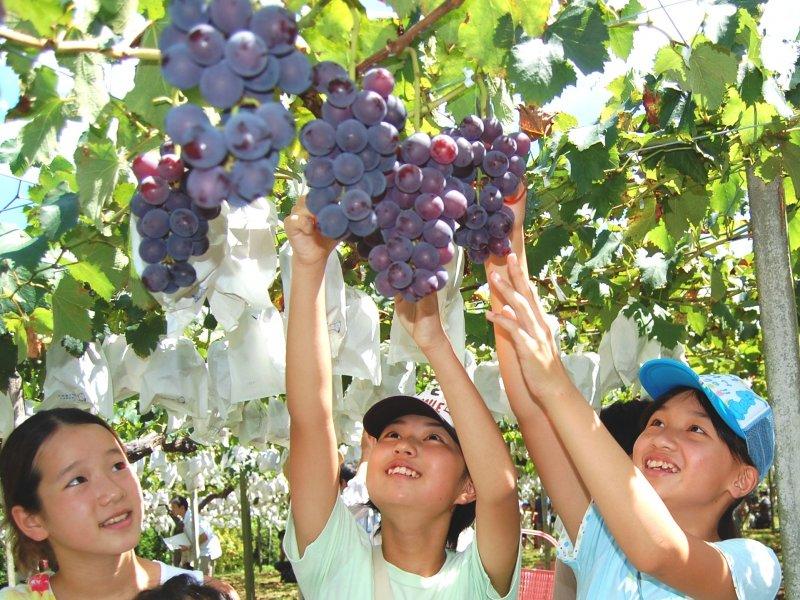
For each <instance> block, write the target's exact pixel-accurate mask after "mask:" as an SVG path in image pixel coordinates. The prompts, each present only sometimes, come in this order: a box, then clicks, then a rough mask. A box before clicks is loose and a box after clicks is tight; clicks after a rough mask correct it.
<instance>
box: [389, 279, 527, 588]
mask: <svg viewBox="0 0 800 600" xmlns="http://www.w3.org/2000/svg"><path fill="white" fill-rule="evenodd" d="M396 310H397V313H398V316H399V318H400V321H401V323H402V324H403V326H404V327H405V328H406V329H407V330H408V332H409V333H410V334H411V336H412V337H413V338H414V341H415V342H416V343H417V345H418V346H419V348H420V350H422V352H423V353H424V354H425V356H426V357H427V358H428V361H429V362H430V364H431V367H433V370H434V372H435V373H436V379H437V380H438V382H439V385H440V386H441V388H442V393H443V394H444V397H445V400H446V401H447V406H448V408H449V409H450V415H451V416H452V417H453V423H454V424H455V427H456V432H457V433H458V439H459V440H460V441H461V451H462V452H463V453H464V461H465V462H466V464H467V469H469V473H470V477H471V479H472V483H473V485H474V487H475V494H476V497H477V501H476V503H475V522H476V539H477V544H478V552H479V554H480V557H481V562H482V563H483V567H484V569H485V570H486V574H487V575H488V576H489V579H490V580H491V582H492V586H493V587H494V588H495V590H497V592H498V593H499V594H500V595H501V596H503V595H505V594H507V593H508V590H509V589H510V587H511V581H512V579H513V576H514V568H515V566H516V561H517V549H518V546H519V536H520V519H519V504H518V501H517V489H516V472H515V469H514V464H513V463H512V462H511V456H510V455H509V453H508V448H507V447H506V445H505V442H504V441H503V437H502V435H501V434H500V430H499V429H498V427H497V424H496V423H495V422H494V419H493V418H492V415H491V413H490V412H489V409H488V408H487V407H486V404H485V402H484V401H483V399H482V398H481V396H480V394H479V393H478V390H477V389H476V388H475V385H474V384H473V383H472V380H471V379H470V378H469V375H468V374H467V372H466V371H465V370H464V366H463V365H462V364H461V361H460V360H459V359H458V357H457V356H456V354H455V352H454V351H453V346H452V345H451V343H450V340H449V339H448V337H447V334H446V333H445V332H444V328H443V327H442V322H441V320H440V318H439V309H438V303H437V298H436V294H431V295H430V296H427V297H426V298H423V299H422V300H420V301H419V302H417V303H410V302H407V301H405V300H400V299H398V300H397V308H396Z"/></svg>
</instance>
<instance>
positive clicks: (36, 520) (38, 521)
mask: <svg viewBox="0 0 800 600" xmlns="http://www.w3.org/2000/svg"><path fill="white" fill-rule="evenodd" d="M11 518H12V519H14V523H16V525H17V527H19V530H20V531H21V532H22V533H24V534H25V536H27V537H29V538H30V539H32V540H33V541H34V542H43V541H44V540H46V539H47V537H48V536H49V535H50V534H49V533H48V531H47V528H46V527H45V524H44V520H43V519H42V517H41V516H40V515H39V514H37V513H32V512H28V511H27V510H25V509H24V508H22V507H21V506H19V505H17V506H12V507H11Z"/></svg>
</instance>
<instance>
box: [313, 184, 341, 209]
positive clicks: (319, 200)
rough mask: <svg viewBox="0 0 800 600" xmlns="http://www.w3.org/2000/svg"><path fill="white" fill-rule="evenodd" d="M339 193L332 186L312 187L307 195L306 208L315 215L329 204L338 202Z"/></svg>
mask: <svg viewBox="0 0 800 600" xmlns="http://www.w3.org/2000/svg"><path fill="white" fill-rule="evenodd" d="M336 196H337V193H336V191H335V190H334V188H332V187H324V188H311V189H310V190H309V191H308V194H307V195H306V208H308V210H309V211H310V212H311V214H313V215H318V214H319V211H321V210H322V209H323V208H324V207H325V206H327V205H328V204H333V203H334V202H336Z"/></svg>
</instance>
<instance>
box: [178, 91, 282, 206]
mask: <svg viewBox="0 0 800 600" xmlns="http://www.w3.org/2000/svg"><path fill="white" fill-rule="evenodd" d="M223 121H224V123H223V124H222V125H221V126H220V127H214V126H213V125H211V122H210V121H209V120H208V117H207V116H206V114H205V112H203V110H202V109H201V108H200V107H199V106H195V105H194V104H182V105H180V106H176V107H174V108H171V109H170V110H169V112H168V113H167V116H166V120H165V127H164V128H165V130H166V132H167V134H168V135H169V137H170V139H172V141H173V142H175V143H176V144H180V146H181V158H182V159H183V161H184V162H185V163H186V164H187V166H188V167H189V172H188V176H187V177H186V191H187V193H188V194H189V196H191V198H192V200H193V201H194V202H195V203H197V204H198V205H199V206H201V207H203V208H216V207H218V206H220V204H222V201H223V200H228V202H230V203H233V204H234V205H236V204H238V205H241V204H244V203H249V202H252V201H253V200H255V199H256V198H260V197H263V196H266V195H269V194H270V193H271V192H272V186H273V184H274V183H275V168H276V167H277V166H278V160H279V158H280V154H279V153H280V150H282V149H283V148H286V147H287V146H288V145H289V144H291V143H292V140H293V139H294V136H295V125H294V118H293V117H292V115H291V113H290V112H289V111H288V110H286V108H284V106H283V105H282V104H281V103H279V102H267V103H264V104H262V105H261V106H259V107H258V108H251V107H240V108H239V109H238V110H237V112H236V113H234V114H228V115H226V116H225V118H224V119H223Z"/></svg>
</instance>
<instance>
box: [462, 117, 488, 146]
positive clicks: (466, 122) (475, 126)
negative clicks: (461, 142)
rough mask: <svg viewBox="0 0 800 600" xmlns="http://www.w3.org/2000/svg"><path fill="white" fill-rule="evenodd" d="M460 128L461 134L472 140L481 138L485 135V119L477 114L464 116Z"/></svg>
mask: <svg viewBox="0 0 800 600" xmlns="http://www.w3.org/2000/svg"><path fill="white" fill-rule="evenodd" d="M458 128H459V129H460V130H461V135H463V136H464V137H465V138H467V139H468V140H469V141H471V142H475V141H477V140H480V139H481V136H482V135H483V121H482V120H481V119H480V117H478V116H476V115H468V116H466V117H464V118H463V119H462V120H461V124H460V125H459V126H458Z"/></svg>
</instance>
